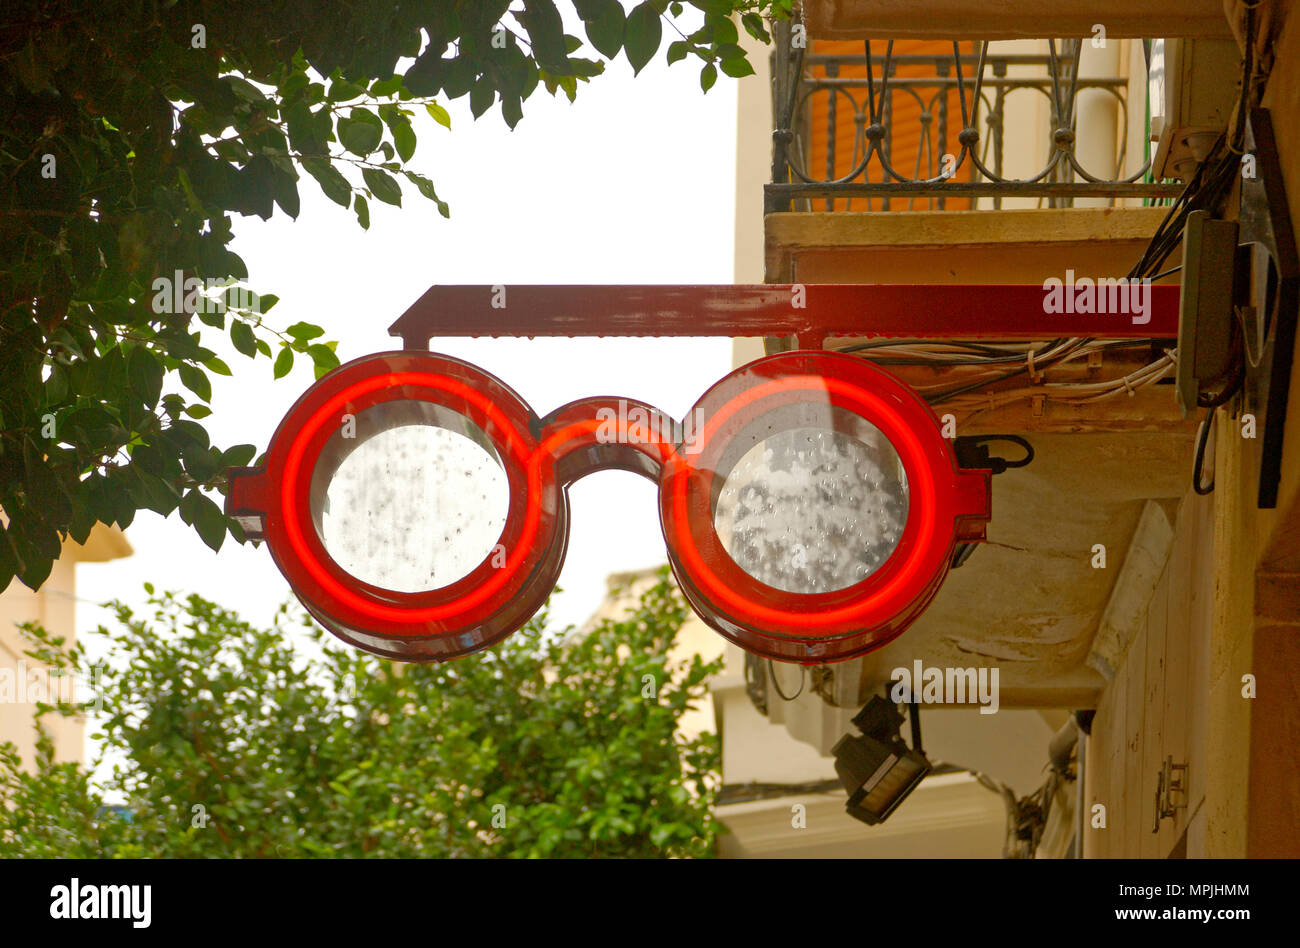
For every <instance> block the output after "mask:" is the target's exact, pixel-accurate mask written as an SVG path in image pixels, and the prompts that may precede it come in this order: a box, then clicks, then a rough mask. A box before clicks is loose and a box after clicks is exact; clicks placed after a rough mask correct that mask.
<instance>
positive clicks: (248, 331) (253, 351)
mask: <svg viewBox="0 0 1300 948" xmlns="http://www.w3.org/2000/svg"><path fill="white" fill-rule="evenodd" d="M230 341H231V342H233V343H234V344H235V348H236V349H237V350H239V351H240V352H242V353H243V354H244V355H246V356H248V357H249V358H250V359H252V358H255V357H256V356H257V336H256V335H255V334H254V333H253V327H252V326H250V325H248V323H246V322H244V321H243V320H242V319H232V320H231V322H230Z"/></svg>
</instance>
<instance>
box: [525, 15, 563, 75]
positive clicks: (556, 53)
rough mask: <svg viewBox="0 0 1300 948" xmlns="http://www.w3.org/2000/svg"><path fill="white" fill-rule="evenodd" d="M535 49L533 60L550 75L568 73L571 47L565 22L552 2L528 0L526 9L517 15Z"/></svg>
mask: <svg viewBox="0 0 1300 948" xmlns="http://www.w3.org/2000/svg"><path fill="white" fill-rule="evenodd" d="M515 19H517V20H518V21H519V22H520V23H521V24H523V27H524V29H525V30H527V31H528V39H529V42H530V44H531V46H532V48H533V58H534V59H536V60H537V64H538V65H539V66H541V67H542V68H543V69H546V70H547V71H548V72H555V73H557V74H560V75H563V74H565V73H566V72H567V71H568V68H567V62H568V53H569V51H568V47H567V46H566V45H565V42H564V21H563V20H562V19H561V18H560V11H559V10H557V9H556V8H555V4H554V3H553V2H551V0H524V10H523V12H522V13H516V14H515Z"/></svg>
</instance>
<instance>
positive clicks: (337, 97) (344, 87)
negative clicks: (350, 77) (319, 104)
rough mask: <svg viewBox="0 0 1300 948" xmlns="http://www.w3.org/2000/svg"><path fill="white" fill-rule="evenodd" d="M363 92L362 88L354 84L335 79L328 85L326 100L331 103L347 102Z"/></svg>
mask: <svg viewBox="0 0 1300 948" xmlns="http://www.w3.org/2000/svg"><path fill="white" fill-rule="evenodd" d="M365 91H366V90H365V88H364V87H363V86H359V85H357V84H356V83H355V82H348V81H347V80H346V79H342V78H337V79H335V80H334V81H333V82H331V83H330V91H329V95H328V98H329V100H330V101H331V102H347V101H350V100H351V99H355V98H357V97H358V96H360V95H363V94H364V93H365Z"/></svg>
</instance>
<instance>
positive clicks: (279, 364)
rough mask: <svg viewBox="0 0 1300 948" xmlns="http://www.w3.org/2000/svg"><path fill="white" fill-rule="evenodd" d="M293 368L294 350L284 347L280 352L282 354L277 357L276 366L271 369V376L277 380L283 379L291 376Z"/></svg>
mask: <svg viewBox="0 0 1300 948" xmlns="http://www.w3.org/2000/svg"><path fill="white" fill-rule="evenodd" d="M292 368H293V350H292V349H290V348H289V347H288V346H284V347H283V348H282V349H281V350H280V354H279V355H278V356H276V357H275V365H274V366H272V368H271V374H272V375H274V376H275V377H276V378H277V379H282V378H284V377H285V376H286V375H288V374H289V370H290V369H292Z"/></svg>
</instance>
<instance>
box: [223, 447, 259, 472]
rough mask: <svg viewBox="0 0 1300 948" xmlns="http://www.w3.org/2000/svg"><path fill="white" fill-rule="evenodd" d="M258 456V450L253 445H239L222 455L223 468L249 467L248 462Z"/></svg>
mask: <svg viewBox="0 0 1300 948" xmlns="http://www.w3.org/2000/svg"><path fill="white" fill-rule="evenodd" d="M256 456H257V448H256V447H254V446H253V445H251V444H237V445H235V446H234V447H233V448H230V449H229V450H227V451H225V452H224V453H223V454H222V455H221V465H222V467H247V466H248V462H249V461H251V460H253V458H254V457H256Z"/></svg>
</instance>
